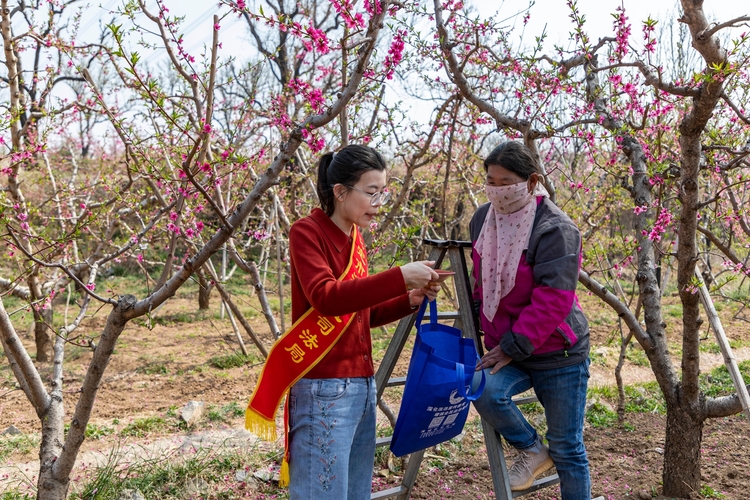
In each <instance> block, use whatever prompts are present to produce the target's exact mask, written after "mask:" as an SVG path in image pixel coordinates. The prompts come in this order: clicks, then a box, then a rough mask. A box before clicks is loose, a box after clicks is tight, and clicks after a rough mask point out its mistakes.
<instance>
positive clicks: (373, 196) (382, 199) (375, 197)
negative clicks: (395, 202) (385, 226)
mask: <svg viewBox="0 0 750 500" xmlns="http://www.w3.org/2000/svg"><path fill="white" fill-rule="evenodd" d="M346 187H348V188H349V189H353V190H355V191H359V192H360V193H363V194H366V195H367V196H369V197H370V206H372V207H374V206H377V205H385V204H386V203H388V202H389V201H391V192H390V191H377V192H375V193H368V192H367V191H362V190H361V189H358V188H355V187H354V186H346Z"/></svg>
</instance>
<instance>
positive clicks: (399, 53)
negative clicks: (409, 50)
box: [384, 30, 406, 80]
mask: <svg viewBox="0 0 750 500" xmlns="http://www.w3.org/2000/svg"><path fill="white" fill-rule="evenodd" d="M404 38H406V31H405V30H399V31H398V33H396V36H394V37H393V43H392V44H391V48H389V49H388V55H387V56H386V57H385V64H384V69H385V77H386V78H387V79H389V80H391V79H393V72H394V70H395V69H396V66H398V64H399V63H400V62H401V59H403V56H404V46H405V44H404Z"/></svg>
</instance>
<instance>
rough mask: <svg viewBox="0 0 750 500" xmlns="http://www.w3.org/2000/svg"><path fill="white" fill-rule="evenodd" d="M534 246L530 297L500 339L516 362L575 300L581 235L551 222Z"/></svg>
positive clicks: (539, 342)
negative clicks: (511, 327) (532, 283)
mask: <svg viewBox="0 0 750 500" xmlns="http://www.w3.org/2000/svg"><path fill="white" fill-rule="evenodd" d="M539 230H541V231H542V234H541V236H540V237H539V239H538V244H537V245H536V247H535V249H534V250H535V251H534V257H533V262H532V263H531V265H532V268H533V275H534V289H533V291H532V293H531V300H530V303H529V305H528V306H526V307H525V308H524V309H523V311H522V312H521V314H520V315H519V317H518V320H517V321H516V322H515V324H514V325H513V331H509V332H507V333H506V334H505V335H503V337H502V338H501V339H500V346H501V347H502V349H503V351H505V353H506V354H507V355H508V356H510V357H511V358H512V359H514V360H516V361H522V360H524V359H526V358H527V357H529V356H530V355H531V354H532V353H533V352H534V350H535V349H536V348H538V347H539V346H541V345H542V344H544V342H545V341H546V340H547V339H548V338H549V336H550V335H552V334H553V333H554V331H555V329H556V328H557V327H558V326H559V325H560V324H561V323H562V322H563V321H565V318H566V317H567V316H568V314H569V313H570V310H571V308H572V307H573V302H574V300H575V290H576V285H577V283H578V271H579V266H580V258H581V235H580V233H579V231H578V228H576V227H575V225H573V224H571V223H563V224H551V225H549V226H548V227H546V228H539Z"/></svg>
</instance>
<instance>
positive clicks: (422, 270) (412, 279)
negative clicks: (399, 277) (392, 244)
mask: <svg viewBox="0 0 750 500" xmlns="http://www.w3.org/2000/svg"><path fill="white" fill-rule="evenodd" d="M434 265H435V261H434V260H422V261H419V262H411V263H409V264H406V265H404V266H401V273H402V274H403V275H404V282H405V283H406V288H408V289H414V288H424V287H426V286H427V284H428V283H429V282H430V281H432V280H436V279H438V274H437V273H436V272H435V270H434V269H432V266H434Z"/></svg>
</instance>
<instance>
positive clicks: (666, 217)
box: [643, 208, 674, 241]
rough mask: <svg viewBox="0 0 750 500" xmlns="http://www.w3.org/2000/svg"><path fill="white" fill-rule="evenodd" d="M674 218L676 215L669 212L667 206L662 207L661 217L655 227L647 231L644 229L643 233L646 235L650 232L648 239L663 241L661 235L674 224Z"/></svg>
mask: <svg viewBox="0 0 750 500" xmlns="http://www.w3.org/2000/svg"><path fill="white" fill-rule="evenodd" d="M673 220H674V217H673V216H672V214H671V213H670V212H669V210H667V209H666V208H662V209H661V213H660V214H659V217H658V218H657V219H656V223H655V224H654V227H653V228H651V231H646V230H645V229H644V230H643V235H644V236H646V235H647V234H648V239H650V240H651V241H661V235H662V234H664V233H665V232H666V230H667V229H668V228H669V226H671V225H672V221H673Z"/></svg>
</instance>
